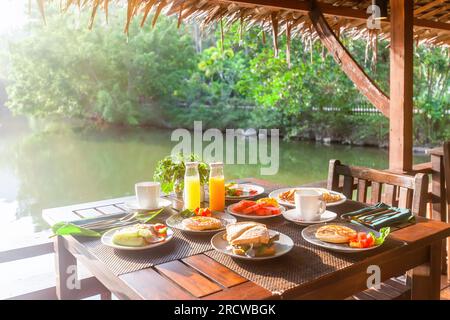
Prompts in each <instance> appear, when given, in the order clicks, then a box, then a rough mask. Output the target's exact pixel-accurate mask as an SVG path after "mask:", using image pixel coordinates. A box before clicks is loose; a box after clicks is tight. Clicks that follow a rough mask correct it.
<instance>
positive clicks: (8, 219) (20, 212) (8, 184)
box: [0, 116, 427, 238]
mask: <svg viewBox="0 0 450 320" xmlns="http://www.w3.org/2000/svg"><path fill="white" fill-rule="evenodd" d="M170 133H171V132H169V131H160V130H148V129H147V130H144V129H139V130H131V131H130V130H106V131H100V132H89V133H86V132H84V133H74V132H72V131H71V130H65V131H63V132H60V131H58V132H54V133H35V132H32V131H31V130H30V129H29V127H28V125H27V123H26V122H25V121H21V120H20V121H19V120H14V119H10V118H5V117H3V120H2V118H1V116H0V238H5V237H8V236H9V235H14V236H17V234H30V233H33V232H37V231H41V230H43V229H46V228H48V226H47V225H46V224H45V222H44V221H43V220H42V219H41V211H42V209H44V208H51V207H58V206H64V205H70V204H76V203H81V202H88V201H95V200H101V199H108V198H113V197H120V196H125V195H132V194H133V189H134V184H135V182H138V181H142V180H151V179H152V176H153V170H154V168H155V165H156V163H157V161H158V160H160V159H161V158H163V157H164V156H166V155H168V154H169V153H170V151H171V149H172V147H173V146H174V145H175V143H174V142H171V141H170ZM333 158H334V159H340V160H341V161H343V162H344V163H351V164H354V165H362V166H369V167H373V168H386V167H387V163H388V154H387V151H386V150H382V149H377V148H366V147H350V146H342V145H331V146H325V145H322V144H317V143H314V142H281V144H280V170H279V172H278V174H277V175H274V176H264V177H263V178H265V179H268V180H271V181H274V182H280V183H284V184H291V185H295V184H303V183H308V182H313V181H318V180H325V179H326V177H327V171H328V160H329V159H333ZM426 159H427V158H426V157H425V156H421V157H416V159H415V160H416V161H419V162H422V161H426ZM225 174H226V178H228V179H233V178H245V177H260V167H259V166H257V165H228V166H226V168H225Z"/></svg>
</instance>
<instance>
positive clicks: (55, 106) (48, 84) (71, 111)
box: [8, 10, 196, 125]
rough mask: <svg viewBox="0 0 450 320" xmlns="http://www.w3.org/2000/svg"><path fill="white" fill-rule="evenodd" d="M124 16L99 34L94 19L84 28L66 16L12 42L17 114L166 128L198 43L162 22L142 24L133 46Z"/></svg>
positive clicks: (11, 89)
mask: <svg viewBox="0 0 450 320" xmlns="http://www.w3.org/2000/svg"><path fill="white" fill-rule="evenodd" d="M119 12H120V13H122V14H123V10H117V13H115V12H113V13H111V15H110V21H109V25H102V24H101V23H100V21H97V24H96V27H95V28H94V29H93V30H92V31H89V30H87V28H86V26H85V25H84V23H86V25H87V21H88V17H89V13H85V14H83V15H82V17H81V24H82V26H81V27H77V26H74V25H73V23H72V22H71V20H70V19H68V17H67V16H63V15H61V14H59V13H55V14H48V16H49V19H48V25H47V26H43V25H42V23H41V24H36V25H30V27H29V31H28V32H29V35H28V36H27V37H26V38H25V39H23V40H20V41H17V42H15V43H13V44H11V60H12V61H11V64H12V72H11V74H10V75H9V83H10V85H9V86H8V96H9V102H8V106H9V108H10V109H11V110H13V111H14V112H15V113H17V114H27V115H33V116H36V117H72V118H80V119H85V120H90V119H91V120H97V121H104V122H107V123H114V124H127V125H136V124H141V123H149V122H152V121H153V122H158V121H159V118H158V116H159V114H160V113H161V109H163V108H164V106H167V105H170V104H171V103H173V101H174V100H173V97H172V95H173V93H174V92H175V91H176V90H177V89H178V88H180V87H182V82H183V81H184V80H185V79H187V78H189V77H190V73H191V71H192V69H193V67H194V66H195V64H196V61H195V59H196V57H195V54H194V48H193V44H192V42H191V38H190V36H189V33H188V32H187V31H186V30H184V29H182V30H180V31H178V30H177V29H176V25H174V23H172V21H171V20H169V19H167V18H164V17H160V19H159V21H158V25H159V28H157V29H154V30H151V31H148V30H144V29H140V28H139V27H138V25H137V24H136V22H135V23H134V24H133V25H132V26H131V29H130V37H129V39H128V41H127V38H126V36H125V35H124V33H123V29H122V28H123V19H124V17H123V16H121V15H120V14H119ZM98 19H100V18H98Z"/></svg>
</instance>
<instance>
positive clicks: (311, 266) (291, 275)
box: [205, 218, 404, 294]
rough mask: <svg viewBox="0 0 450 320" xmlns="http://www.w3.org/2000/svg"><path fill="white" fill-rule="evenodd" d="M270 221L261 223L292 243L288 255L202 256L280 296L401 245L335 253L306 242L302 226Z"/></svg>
mask: <svg viewBox="0 0 450 320" xmlns="http://www.w3.org/2000/svg"><path fill="white" fill-rule="evenodd" d="M280 219H281V220H280ZM273 220H274V221H273V222H269V221H268V220H266V221H264V223H266V224H267V226H268V227H269V228H270V229H274V230H277V231H279V232H282V233H284V234H286V235H287V236H289V237H291V238H292V240H293V241H294V245H295V246H294V248H293V249H292V250H291V251H290V252H289V253H288V254H286V255H284V256H282V257H280V258H277V259H273V260H263V261H246V260H239V259H234V258H231V257H229V256H227V255H225V254H223V253H220V252H218V251H214V250H212V251H208V252H205V254H206V255H207V256H209V257H211V258H213V259H214V260H216V261H218V262H219V263H221V264H223V265H224V266H226V267H228V268H229V269H231V270H233V271H234V272H236V273H238V274H239V275H241V276H243V277H245V278H247V279H248V280H250V281H252V282H255V283H256V284H258V285H260V286H261V287H263V288H265V289H267V290H269V291H271V292H273V293H275V294H283V293H284V292H285V291H287V290H289V289H292V288H295V287H297V286H300V285H302V284H305V283H308V282H310V281H313V280H315V279H318V278H320V277H323V276H325V275H327V274H329V273H332V272H335V271H337V270H341V269H344V268H346V267H349V266H351V265H352V264H354V263H356V262H358V261H361V260H364V259H366V258H367V257H368V256H370V255H373V254H376V253H379V252H380V251H384V250H389V249H392V248H393V247H399V246H402V245H404V244H403V243H402V242H399V241H394V240H389V239H388V240H387V241H386V242H385V243H384V244H383V246H382V247H380V248H378V249H374V250H371V251H367V252H364V253H357V254H355V253H351V254H344V253H336V252H332V251H327V250H325V249H322V248H320V247H317V246H314V245H312V244H310V243H308V242H306V241H305V240H304V239H303V238H302V236H301V231H302V229H303V227H301V226H298V225H295V224H293V223H290V222H287V221H285V220H284V221H283V220H282V218H276V219H273Z"/></svg>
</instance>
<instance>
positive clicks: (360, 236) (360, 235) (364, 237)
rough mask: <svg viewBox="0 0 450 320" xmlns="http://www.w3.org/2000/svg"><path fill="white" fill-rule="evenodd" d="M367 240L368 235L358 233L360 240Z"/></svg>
mask: <svg viewBox="0 0 450 320" xmlns="http://www.w3.org/2000/svg"><path fill="white" fill-rule="evenodd" d="M365 239H367V233H365V232H358V240H359V241H361V240H365Z"/></svg>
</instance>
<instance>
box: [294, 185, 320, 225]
mask: <svg viewBox="0 0 450 320" xmlns="http://www.w3.org/2000/svg"><path fill="white" fill-rule="evenodd" d="M294 199H295V209H296V210H297V214H298V215H299V217H300V219H301V220H304V221H316V220H319V219H320V216H321V215H322V213H324V212H325V210H326V203H325V201H323V200H322V193H320V192H319V191H317V190H314V189H298V190H296V191H295V194H294Z"/></svg>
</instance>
